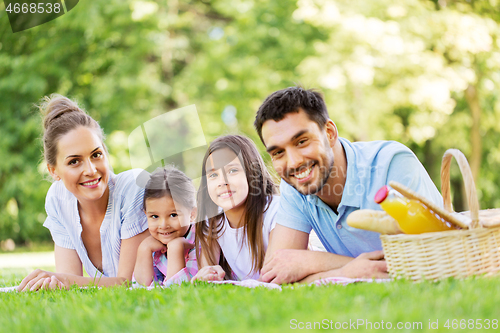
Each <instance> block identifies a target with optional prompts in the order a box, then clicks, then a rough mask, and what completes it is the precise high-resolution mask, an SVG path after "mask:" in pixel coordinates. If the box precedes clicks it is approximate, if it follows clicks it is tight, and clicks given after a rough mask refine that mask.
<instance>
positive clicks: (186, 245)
mask: <svg viewBox="0 0 500 333" xmlns="http://www.w3.org/2000/svg"><path fill="white" fill-rule="evenodd" d="M167 248H168V249H169V250H170V249H172V248H180V249H182V250H191V249H192V248H194V244H193V243H190V242H189V241H188V240H187V239H186V238H184V237H177V238H174V239H172V240H171V241H170V242H168V244H167Z"/></svg>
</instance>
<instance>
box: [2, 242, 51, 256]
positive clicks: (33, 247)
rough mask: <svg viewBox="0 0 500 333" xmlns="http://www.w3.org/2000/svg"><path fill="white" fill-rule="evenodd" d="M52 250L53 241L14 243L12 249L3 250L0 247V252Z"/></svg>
mask: <svg viewBox="0 0 500 333" xmlns="http://www.w3.org/2000/svg"><path fill="white" fill-rule="evenodd" d="M46 251H54V243H53V242H33V243H28V244H16V248H15V249H14V251H4V250H2V249H1V248H0V254H9V253H25V252H46Z"/></svg>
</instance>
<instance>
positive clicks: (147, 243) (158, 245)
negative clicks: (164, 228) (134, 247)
mask: <svg viewBox="0 0 500 333" xmlns="http://www.w3.org/2000/svg"><path fill="white" fill-rule="evenodd" d="M139 248H140V249H143V250H147V251H150V252H151V253H153V252H157V251H161V253H165V252H166V251H167V246H166V245H165V244H163V243H162V242H160V241H159V240H157V239H156V238H154V237H153V236H149V237H147V238H145V239H144V240H143V241H142V243H141V245H139Z"/></svg>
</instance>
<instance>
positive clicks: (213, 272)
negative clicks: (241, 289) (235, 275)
mask: <svg viewBox="0 0 500 333" xmlns="http://www.w3.org/2000/svg"><path fill="white" fill-rule="evenodd" d="M225 275H226V272H224V270H223V269H222V267H220V265H215V266H205V267H203V268H202V269H200V270H199V271H198V273H196V275H195V276H193V278H192V279H191V282H194V281H197V280H198V281H222V280H224V276H225Z"/></svg>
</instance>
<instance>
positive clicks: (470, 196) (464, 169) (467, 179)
mask: <svg viewBox="0 0 500 333" xmlns="http://www.w3.org/2000/svg"><path fill="white" fill-rule="evenodd" d="M452 157H455V159H456V160H457V163H458V166H459V167H460V172H461V173H462V177H463V179H464V185H465V194H466V195H467V202H468V203H469V209H470V212H471V218H472V223H471V225H470V227H469V228H470V229H474V228H477V227H479V226H480V225H479V202H478V200H477V193H476V185H475V184H474V178H473V177H472V172H471V170H470V167H469V163H468V162H467V158H466V157H465V155H464V154H463V153H462V152H461V151H460V150H458V149H448V150H447V151H446V152H445V153H444V156H443V162H442V163H441V193H442V195H443V204H444V209H446V210H447V211H449V212H451V213H452V212H453V207H452V206H451V193H450V165H451V158H452Z"/></svg>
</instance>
